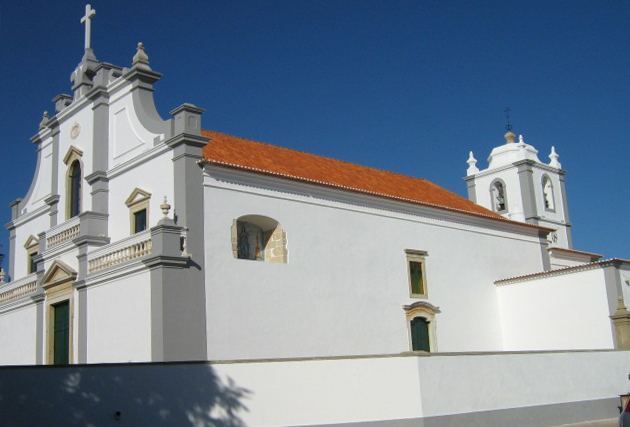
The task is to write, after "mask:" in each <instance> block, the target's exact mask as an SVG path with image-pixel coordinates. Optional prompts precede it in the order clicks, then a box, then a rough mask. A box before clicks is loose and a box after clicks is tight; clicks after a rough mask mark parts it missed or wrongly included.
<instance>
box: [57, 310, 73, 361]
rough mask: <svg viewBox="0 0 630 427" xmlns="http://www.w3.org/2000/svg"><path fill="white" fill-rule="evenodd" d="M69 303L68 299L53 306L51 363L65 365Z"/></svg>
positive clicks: (68, 336) (68, 338) (68, 329)
mask: <svg viewBox="0 0 630 427" xmlns="http://www.w3.org/2000/svg"><path fill="white" fill-rule="evenodd" d="M69 308H70V305H69V302H68V301H64V302H61V303H59V304H55V305H54V306H53V318H54V320H53V324H54V325H53V363H54V364H55V365H67V364H68V356H69V353H70V351H69V350H70V310H69Z"/></svg>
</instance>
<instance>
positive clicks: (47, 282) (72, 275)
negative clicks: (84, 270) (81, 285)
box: [42, 261, 77, 289]
mask: <svg viewBox="0 0 630 427" xmlns="http://www.w3.org/2000/svg"><path fill="white" fill-rule="evenodd" d="M76 278H77V272H76V271H74V270H73V269H72V267H70V266H69V265H68V264H66V263H65V262H63V261H54V262H53V263H52V265H51V266H50V267H49V268H48V271H46V274H44V278H43V280H42V287H43V288H44V289H48V288H51V287H53V286H58V285H62V284H64V283H68V282H74V281H75V280H76Z"/></svg>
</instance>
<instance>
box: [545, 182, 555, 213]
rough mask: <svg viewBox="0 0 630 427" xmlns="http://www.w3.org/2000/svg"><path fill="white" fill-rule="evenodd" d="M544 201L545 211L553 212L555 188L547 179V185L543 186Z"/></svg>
mask: <svg viewBox="0 0 630 427" xmlns="http://www.w3.org/2000/svg"><path fill="white" fill-rule="evenodd" d="M543 199H544V200H545V209H550V210H553V209H554V204H553V187H552V186H551V180H549V179H545V183H544V184H543Z"/></svg>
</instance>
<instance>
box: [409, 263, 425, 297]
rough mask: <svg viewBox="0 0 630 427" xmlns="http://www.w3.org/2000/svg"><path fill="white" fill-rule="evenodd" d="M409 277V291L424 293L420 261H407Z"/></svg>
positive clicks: (416, 293) (414, 293)
mask: <svg viewBox="0 0 630 427" xmlns="http://www.w3.org/2000/svg"><path fill="white" fill-rule="evenodd" d="M409 278H410V280H411V293H412V294H413V295H422V294H424V283H422V263H421V262H418V261H409Z"/></svg>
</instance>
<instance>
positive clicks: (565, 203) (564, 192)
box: [558, 171, 573, 248]
mask: <svg viewBox="0 0 630 427" xmlns="http://www.w3.org/2000/svg"><path fill="white" fill-rule="evenodd" d="M565 175H566V173H565V172H564V171H560V172H559V173H558V178H559V179H560V197H562V213H563V214H564V222H565V224H566V226H565V227H564V230H565V233H566V234H567V244H568V247H569V248H572V247H573V238H572V237H571V221H570V220H569V201H568V199H567V186H566V183H565Z"/></svg>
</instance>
